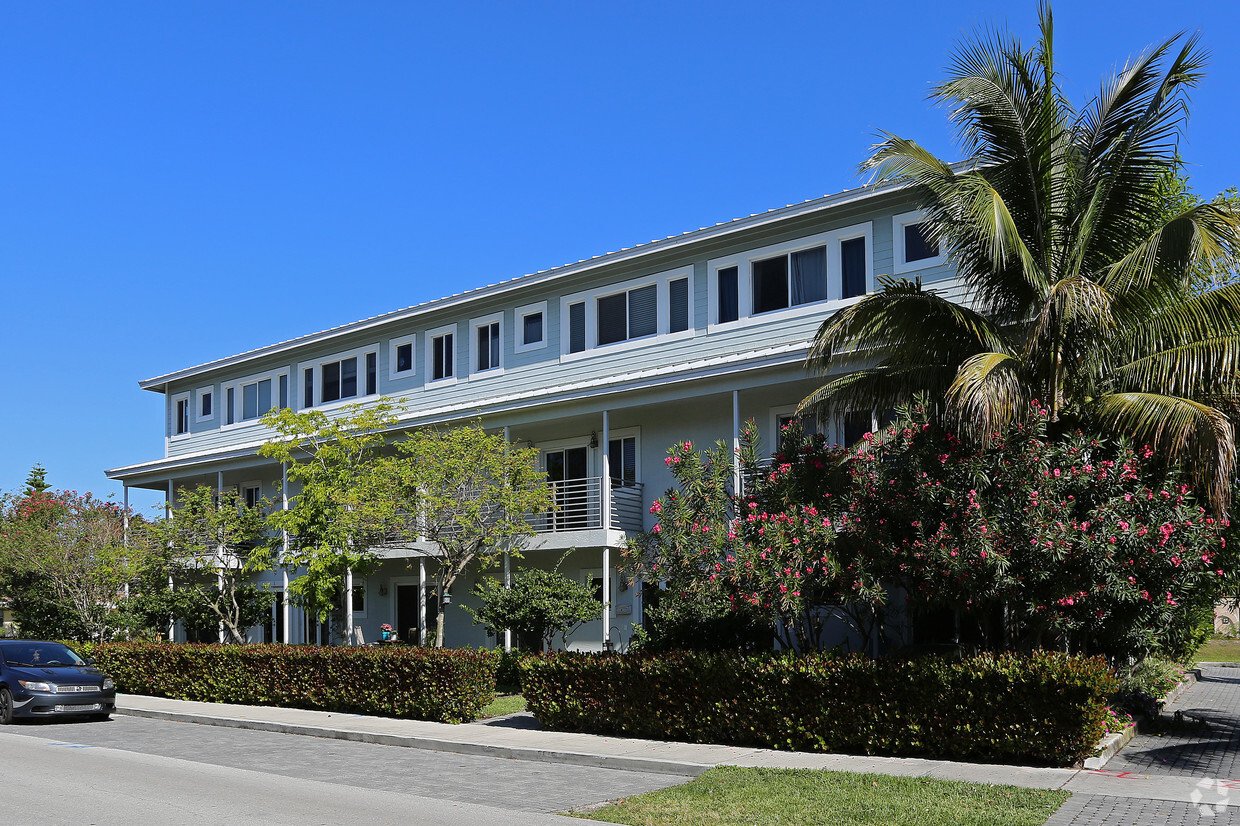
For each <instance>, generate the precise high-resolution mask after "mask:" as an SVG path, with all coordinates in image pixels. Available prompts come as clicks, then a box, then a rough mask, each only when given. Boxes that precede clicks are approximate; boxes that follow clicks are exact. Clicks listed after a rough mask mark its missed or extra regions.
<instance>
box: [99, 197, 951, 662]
mask: <svg viewBox="0 0 1240 826" xmlns="http://www.w3.org/2000/svg"><path fill="white" fill-rule="evenodd" d="M920 220H921V216H920V214H919V213H918V212H917V210H916V209H915V205H914V203H913V201H912V199H911V196H910V193H909V192H908V191H907V190H903V189H901V188H899V187H896V186H877V187H863V188H859V189H854V190H848V191H845V192H841V193H838V194H835V195H830V196H826V197H822V198H817V199H814V200H810V201H807V202H804V203H800V204H795V205H791V206H786V207H782V208H779V209H773V210H770V211H768V212H762V213H758V214H754V215H751V216H749V217H745V218H740V219H737V220H733V221H729V222H726V223H723V224H718V225H715V226H711V227H706V228H702V229H698V230H694V231H690V232H685V233H684V234H681V235H676V236H672V237H669V238H666V239H663V240H660V241H654V242H651V243H647V244H643V245H641V246H637V247H633V248H629V249H623V250H620V251H618V252H612V253H608V254H605V255H599V256H597V257H595V258H591V259H588V260H585V261H581V262H578V263H575V264H569V265H566V266H561V267H557V268H555V269H550V270H546V271H542V272H537V273H533V274H530V275H524V276H521V277H517V278H512V279H510V280H505V281H500V282H498V283H495V284H492V285H490V286H483V287H477V288H475V289H469V290H466V291H464V292H461V293H458V294H455V295H450V296H447V297H445V298H441V299H438V300H434V301H428V302H426V303H423V304H420V305H417V306H414V307H409V308H407V309H401V310H395V311H392V312H390V313H386V314H384V315H380V316H376V317H374V318H368V319H364V320H361V321H356V322H353V323H349V324H344V325H342V326H339V327H335V328H332V329H329V330H324V331H322V332H315V333H309V334H307V335H304V336H301V337H299V338H296V339H293V340H290V341H285V342H280V343H276V344H271V345H269V346H266V347H262V348H259V349H257V350H253V351H250V352H246V353H241V354H238V355H233V356H228V357H225V358H219V359H217V360H214V361H210V362H207V363H205V364H201V365H199V366H196V367H188V368H185V369H182V370H177V371H174V372H171V373H167V374H164V375H160V376H156V377H154V378H150V379H147V380H145V381H141V382H140V383H139V386H140V387H141V388H142V389H144V390H148V391H151V392H155V393H160V394H162V395H163V396H164V400H165V406H164V410H165V417H164V422H163V427H164V437H165V439H164V444H165V449H164V455H163V456H162V457H159V458H156V459H152V460H148V461H143V462H139V463H137V464H131V465H127V466H125V467H120V468H116V469H113V470H109V471H107V475H108V477H109V478H112V479H117V480H120V481H121V482H122V483H123V484H124V486H125V492H126V501H128V490H129V488H131V487H136V488H146V489H152V490H158V491H163V492H164V493H165V495H166V496H167V497H168V498H169V500H170V501H175V499H176V495H177V490H179V489H182V488H187V487H191V486H195V485H199V484H207V485H211V486H214V487H217V488H221V489H223V488H228V487H234V488H236V489H238V490H239V491H240V492H241V493H242V494H243V495H244V496H245V497H246V499H247V500H249V501H251V502H256V501H258V500H260V499H262V498H263V497H271V498H273V499H275V500H277V501H282V497H283V496H284V495H288V496H295V495H296V490H289V491H287V494H285V493H284V492H283V488H282V480H283V468H282V467H281V466H280V465H279V464H278V463H274V462H272V461H271V460H266V459H263V458H261V457H259V456H258V455H257V454H256V450H257V448H258V447H259V446H260V445H262V444H263V443H264V442H265V441H267V440H268V439H270V438H271V437H272V435H273V434H272V433H271V432H270V431H269V430H268V429H267V428H266V427H265V426H264V425H262V424H261V422H260V421H259V419H260V417H261V416H262V415H263V414H264V413H265V412H266V411H268V410H270V409H272V408H276V407H288V408H293V409H296V410H305V409H314V410H322V411H325V412H330V411H333V410H339V409H341V408H342V407H343V406H345V405H348V404H355V403H362V404H368V403H374V402H376V401H377V400H379V399H388V400H391V401H393V402H395V403H397V404H399V405H401V406H402V408H403V413H402V418H401V422H400V426H401V427H407V428H418V427H425V426H430V425H437V426H451V425H452V424H453V423H463V422H468V421H479V420H480V421H481V422H482V424H483V425H484V426H485V427H486V428H488V429H494V430H497V431H502V432H503V433H505V435H506V436H507V438H508V439H510V440H511V441H514V442H518V443H521V444H523V445H528V446H532V447H536V448H537V449H538V451H539V455H540V457H541V462H542V467H543V469H544V470H545V471H546V473H547V477H548V480H549V483H550V484H552V485H553V486H554V487H555V492H556V498H557V502H558V503H559V505H560V508H559V510H558V511H557V512H555V513H554V514H551V515H548V516H545V517H539V518H537V519H536V520H535V521H534V524H533V528H534V530H535V532H536V533H535V535H534V537H533V538H532V539H531V540H530V541H529V542H527V543H526V545H525V548H524V551H523V554H524V557H523V559H521V560H519V561H517V560H514V561H513V562H512V565H513V567H514V570H515V573H516V575H519V570H520V567H521V566H539V567H550V566H552V565H555V564H556V563H557V562H560V560H561V558H562V557H563V562H562V563H561V564H560V570H561V572H563V573H566V574H568V575H570V576H573V577H577V578H579V579H580V580H581V581H583V582H585V583H587V584H590V585H591V586H593V587H594V588H595V589H596V590H597V592H598V594H599V598H600V600H601V601H602V602H603V604H604V611H603V615H602V619H601V620H600V621H598V622H594V623H591V624H589V625H586V626H584V627H582V628H581V629H579V630H578V631H577V632H576V633H575V634H574V635H573V636H572V637H571V638H570V643H571V647H574V648H580V649H585V650H591V649H593V650H598V649H601V648H604V647H616V648H621V649H623V648H624V647H625V646H627V645H628V644H629V641H630V640H631V639H632V636H633V633H634V629H635V627H636V626H638V625H640V623H641V621H642V616H643V590H644V589H643V588H642V587H638V585H637V584H635V583H631V582H629V581H628V580H627V579H626V578H624V577H623V576H621V575H620V573H619V572H618V571H617V569H616V564H617V561H618V550H619V549H621V548H623V547H624V544H625V542H626V540H627V538H628V537H630V536H632V535H634V534H635V533H637V532H640V531H642V530H645V529H647V528H649V527H650V526H651V524H652V523H651V519H652V517H651V516H650V514H649V513H648V509H649V506H650V504H651V503H652V502H653V501H654V499H655V498H657V497H658V496H660V495H661V494H662V493H663V492H664V491H665V490H666V489H667V488H668V487H669V486H671V485H672V483H673V479H672V477H671V474H670V472H669V471H668V469H667V468H666V466H665V464H664V461H663V459H664V456H665V451H666V449H667V448H668V447H669V446H670V445H671V444H673V443H674V442H677V441H683V440H686V439H689V440H692V441H693V442H694V443H698V444H711V443H713V442H715V441H716V440H725V441H726V442H730V443H735V439H736V434H737V433H738V430H739V428H740V425H741V424H742V423H743V422H744V421H745V420H747V419H754V420H755V421H756V422H757V423H758V425H759V427H760V429H761V431H762V433H763V436H764V440H765V443H766V444H767V446H768V448H769V446H770V444H771V440H772V434H774V433H775V432H777V428H778V426H779V424H780V423H781V422H782V421H784V420H786V418H787V417H790V416H791V415H792V414H793V411H794V410H795V408H796V406H797V403H798V402H799V401H800V400H801V399H802V398H804V397H805V396H806V395H807V394H808V393H809V392H810V391H811V390H812V389H814V388H815V387H816V386H817V385H818V384H819V383H820V382H821V380H822V377H821V376H818V375H813V374H812V373H810V372H809V371H808V370H807V369H806V366H805V357H806V354H807V352H808V348H809V344H810V342H811V339H812V338H813V335H814V333H815V331H816V330H817V329H818V327H819V325H820V324H821V323H822V321H823V320H824V319H825V318H827V317H829V316H830V315H831V314H832V313H834V312H836V311H838V310H839V309H841V308H842V307H845V306H847V305H849V304H850V303H851V302H855V301H857V300H858V299H859V298H860V297H862V296H863V295H865V294H866V293H867V292H870V291H873V290H874V289H876V287H877V279H878V277H879V276H880V275H884V274H890V275H894V276H904V277H910V278H912V277H917V278H920V279H921V280H922V281H923V282H926V283H928V284H930V285H931V286H934V287H936V288H939V289H942V290H943V291H944V292H945V293H947V294H948V295H953V297H954V294H955V293H957V292H958V290H959V289H960V287H959V284H958V283H957V281H956V280H955V279H954V277H953V276H954V271H953V270H952V268H951V266H950V264H949V263H948V262H947V261H946V260H945V258H944V256H943V255H941V254H940V252H939V250H937V249H935V248H934V247H933V246H932V245H930V244H928V243H927V242H926V240H925V238H924V236H923V235H922V233H921V224H920ZM839 369H840V370H847V369H849V365H848V364H846V363H844V364H841V366H840V367H839ZM874 415H875V413H874V411H857V410H849V411H846V410H841V411H836V412H835V413H834V414H833V415H832V416H831V417H830V419H829V420H826V421H823V422H821V423H820V425H819V426H820V427H821V428H822V429H823V431H824V432H825V434H826V435H827V437H828V438H829V439H830V440H833V441H839V442H842V443H843V442H851V441H853V440H855V439H856V438H859V436H860V435H861V434H862V433H863V432H865V431H866V430H869V429H870V428H871V427H872V426H874V424H875V420H874ZM378 553H379V556H380V558H381V561H380V564H379V565H378V566H377V567H376V568H375V569H374V570H373V571H370V572H368V573H366V575H365V576H361V575H360V574H359V576H358V577H356V578H355V580H354V582H353V583H352V587H351V599H349V600H346V605H345V606H344V608H343V609H342V610H343V611H344V613H345V614H346V618H344V619H343V621H342V623H338V624H343V625H344V626H345V627H347V628H349V629H352V628H356V629H358V630H359V631H360V634H359V637H360V639H363V640H367V641H370V640H374V639H375V638H376V637H377V636H378V633H379V628H380V626H381V625H382V624H383V623H389V624H391V625H392V626H393V627H394V628H395V629H396V631H397V633H398V634H399V635H400V636H401V637H403V638H406V639H410V640H415V641H416V640H417V639H420V638H423V637H424V635H425V634H427V633H428V632H430V631H431V630H432V629H431V627H430V626H431V624H432V623H433V621H434V616H435V613H436V608H437V605H438V603H437V600H438V599H439V597H440V595H439V594H436V593H435V592H434V589H433V587H431V586H430V585H429V584H428V583H429V581H430V580H429V573H430V572H433V570H434V566H435V565H436V560H435V556H434V552H433V549H430V550H428V549H425V548H423V549H418V548H382V549H379V551H378ZM565 555H567V556H565ZM297 575H298V572H297V571H285V570H275V571H272V572H270V573H269V574H266V575H264V577H263V578H262V580H261V582H262V583H263V584H265V585H266V586H268V587H270V588H272V589H273V590H274V591H275V592H276V596H277V598H276V601H275V604H274V606H273V609H272V616H271V619H270V621H269V622H268V623H267V624H266V625H265V626H262V627H257V628H255V629H252V631H251V639H252V640H255V641H258V640H269V641H282V642H288V643H304V642H328V641H330V639H329V633H328V630H327V629H326V628H324V627H323V626H321V625H318V624H316V623H314V622H312V621H310V620H309V619H308V618H307V617H306V616H305V615H304V614H303V612H301V611H300V609H298V608H297V607H296V606H295V605H292V604H291V603H290V601H288V600H285V599H284V594H285V592H286V590H287V588H288V583H289V581H290V578H295V577H296V576H297ZM486 575H499V574H498V573H497V572H482V571H471V572H469V574H468V575H467V576H466V577H465V581H464V582H458V584H457V586H455V588H454V593H453V594H452V595H451V604H450V605H449V606H448V608H447V616H446V619H445V640H446V643H447V644H449V645H471V646H477V645H499V644H501V641H499V640H496V639H494V638H490V637H488V636H487V634H486V632H485V631H484V630H483V629H482V628H480V627H477V626H475V625H474V624H473V623H472V621H471V619H470V617H469V615H468V614H467V613H465V612H464V611H463V610H462V609H461V606H462V604H468V603H469V601H470V600H471V599H472V597H471V596H470V595H469V593H468V592H469V589H470V586H471V585H472V584H473V583H474V582H475V581H476V578H477V577H479V576H486ZM178 633H180V634H182V635H183V631H179V632H178ZM355 641H356V640H355Z"/></svg>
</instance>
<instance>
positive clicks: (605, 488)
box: [599, 410, 611, 601]
mask: <svg viewBox="0 0 1240 826" xmlns="http://www.w3.org/2000/svg"><path fill="white" fill-rule="evenodd" d="M600 449H601V450H602V453H603V457H602V458H603V461H602V462H600V463H599V464H600V466H601V467H602V469H603V484H602V485H601V486H600V489H601V490H602V492H603V536H604V537H606V536H607V535H608V533H607V532H608V531H610V530H611V417H610V416H609V415H608V411H606V410H604V411H603V441H602V444H601V445H600ZM606 542H607V540H606V539H604V544H606ZM603 579H604V580H606V579H607V572H606V571H604V572H603ZM604 601H606V600H604Z"/></svg>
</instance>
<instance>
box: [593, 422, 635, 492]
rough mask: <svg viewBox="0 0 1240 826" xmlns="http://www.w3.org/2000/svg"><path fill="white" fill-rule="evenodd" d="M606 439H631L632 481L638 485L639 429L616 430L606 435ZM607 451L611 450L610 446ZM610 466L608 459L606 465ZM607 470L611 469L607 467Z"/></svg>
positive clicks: (600, 435)
mask: <svg viewBox="0 0 1240 826" xmlns="http://www.w3.org/2000/svg"><path fill="white" fill-rule="evenodd" d="M599 438H600V439H601V438H602V434H601V433H600V434H599ZM607 438H608V439H628V438H632V439H633V474H634V475H633V481H634V482H636V483H637V484H639V485H640V484H641V482H642V429H641V428H640V427H624V428H618V429H616V430H612V431H611V432H610V433H608V434H607ZM607 449H608V450H611V445H608V446H607ZM610 464H611V461H610V458H609V459H608V465H609V466H610ZM608 470H609V471H610V470H611V468H610V467H608Z"/></svg>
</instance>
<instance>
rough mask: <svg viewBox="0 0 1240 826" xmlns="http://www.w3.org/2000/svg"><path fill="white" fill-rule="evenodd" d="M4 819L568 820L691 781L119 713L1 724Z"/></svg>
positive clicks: (441, 824) (441, 825)
mask: <svg viewBox="0 0 1240 826" xmlns="http://www.w3.org/2000/svg"><path fill="white" fill-rule="evenodd" d="M0 755H2V758H0V766H2V768H0V777H2V778H3V781H4V783H3V789H4V793H3V798H4V804H3V806H2V807H0V824H19V825H20V824H26V823H29V824H40V826H42V824H49V823H73V824H92V823H93V824H122V823H123V824H182V823H184V824H197V823H204V824H205V823H213V824H251V823H253V824H258V823H264V824H266V823H271V824H279V823H289V824H293V823H297V824H315V823H324V824H336V823H340V824H344V823H365V824H386V823H393V824H396V823H400V824H418V823H428V824H436V826H447V825H450V824H470V826H473V824H515V825H516V826H522V825H523V824H531V825H532V824H555V823H559V824H561V825H562V826H572V824H577V823H586V822H589V821H582V820H569V819H567V818H561V817H558V816H555V815H552V814H551V813H552V812H562V811H566V810H569V809H573V808H580V807H586V806H590V805H593V804H596V803H600V802H603V801H606V800H613V799H616V798H619V797H625V796H628V795H632V794H640V793H642V792H645V791H650V790H653V789H657V788H663V787H666V786H671V785H675V784H676V783H679V782H683V780H684V779H683V778H677V777H674V776H669V775H659V774H646V773H642V772H626V771H616V770H612V769H600V768H590V767H582V766H569V765H563V764H543V763H533V762H529V761H517V760H504V759H497V758H491V757H482V756H473V755H457V754H446V753H442V752H431V751H422V750H419V749H410V748H401V747H398V746H379V745H372V744H368V743H354V742H349V741H341V740H329V739H323V738H318V737H305V736H299V735H291V734H275V733H270V732H260V731H247V730H240V729H231V728H219V727H214V726H202V725H197V724H193V723H178V722H171V721H165V720H149V719H143V718H137V717H124V716H117V717H115V718H113V719H112V720H111V721H109V722H106V723H55V724H50V723H35V724H29V723H27V724H20V725H14V726H9V727H6V728H2V729H0Z"/></svg>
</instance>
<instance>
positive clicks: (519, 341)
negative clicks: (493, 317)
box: [512, 301, 584, 353]
mask: <svg viewBox="0 0 1240 826" xmlns="http://www.w3.org/2000/svg"><path fill="white" fill-rule="evenodd" d="M516 319H517V330H516V340H515V341H513V347H512V349H513V350H514V351H515V352H518V353H524V352H526V351H528V350H539V349H542V348H543V347H546V346H547V302H546V301H540V302H538V303H537V304H527V305H526V306H524V307H518V308H517V311H516ZM583 320H584V319H583ZM583 332H584V328H583Z"/></svg>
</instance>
